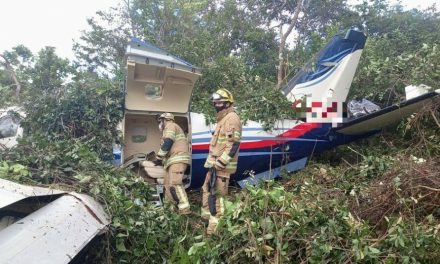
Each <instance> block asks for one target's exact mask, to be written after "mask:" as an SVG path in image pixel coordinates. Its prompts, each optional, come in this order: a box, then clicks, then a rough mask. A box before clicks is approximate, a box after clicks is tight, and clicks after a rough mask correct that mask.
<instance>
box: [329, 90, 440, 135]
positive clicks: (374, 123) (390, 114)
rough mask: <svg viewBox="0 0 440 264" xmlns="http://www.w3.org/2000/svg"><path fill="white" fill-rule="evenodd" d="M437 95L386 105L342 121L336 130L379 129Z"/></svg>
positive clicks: (346, 132) (355, 132) (362, 131)
mask: <svg viewBox="0 0 440 264" xmlns="http://www.w3.org/2000/svg"><path fill="white" fill-rule="evenodd" d="M437 95H438V93H436V92H431V93H427V94H425V95H422V96H419V97H416V98H414V99H411V100H407V101H404V102H403V103H401V104H399V105H392V106H389V107H386V108H384V109H381V110H379V111H377V112H374V113H372V114H369V115H365V116H362V117H360V118H357V119H355V120H352V121H349V122H347V123H344V124H343V126H341V127H339V128H337V129H336V132H338V133H341V134H344V135H361V134H365V133H368V132H371V131H374V130H379V129H381V128H383V127H385V126H387V125H390V124H392V123H396V122H398V121H400V120H402V118H405V117H407V116H409V115H411V114H413V113H416V112H418V111H419V110H420V109H422V108H423V106H425V105H426V104H427V103H429V102H430V101H431V100H432V98H433V97H435V96H437Z"/></svg>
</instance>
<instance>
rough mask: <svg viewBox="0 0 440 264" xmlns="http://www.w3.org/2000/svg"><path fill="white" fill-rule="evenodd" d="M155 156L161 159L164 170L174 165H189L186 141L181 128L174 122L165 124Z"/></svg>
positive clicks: (189, 158)
mask: <svg viewBox="0 0 440 264" xmlns="http://www.w3.org/2000/svg"><path fill="white" fill-rule="evenodd" d="M157 156H159V157H161V158H162V159H163V166H164V168H165V169H166V168H168V167H169V166H170V165H172V164H175V163H184V164H190V160H191V157H190V154H189V147H188V139H187V138H186V136H185V133H184V132H183V130H182V128H180V126H178V125H177V124H176V123H174V122H169V121H168V122H166V123H165V128H164V130H163V133H162V140H161V144H160V150H159V152H158V153H157Z"/></svg>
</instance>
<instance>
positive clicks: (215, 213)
mask: <svg viewBox="0 0 440 264" xmlns="http://www.w3.org/2000/svg"><path fill="white" fill-rule="evenodd" d="M212 102H213V105H214V107H215V110H216V111H217V115H216V119H217V126H216V127H215V131H214V134H213V136H212V139H211V143H210V146H209V154H208V158H207V159H206V162H205V165H204V166H205V168H208V169H209V170H208V173H207V174H206V178H205V182H204V184H203V187H202V212H201V215H202V218H204V219H209V224H208V228H207V231H206V232H207V234H213V233H214V232H215V231H216V228H217V223H218V219H219V218H220V217H221V216H222V215H223V212H224V205H223V199H224V197H225V196H226V195H227V194H228V185H229V178H230V176H231V174H233V173H235V171H236V170H237V159H238V151H239V147H240V138H241V130H242V125H241V121H240V118H239V116H238V115H237V113H236V112H235V111H234V108H233V107H232V104H233V103H234V98H233V97H232V94H231V92H229V91H228V90H226V89H219V90H217V91H216V92H215V93H214V94H213V95H212Z"/></svg>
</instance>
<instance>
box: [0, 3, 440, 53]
mask: <svg viewBox="0 0 440 264" xmlns="http://www.w3.org/2000/svg"><path fill="white" fill-rule="evenodd" d="M354 1H356V0H354ZM393 1H395V0H393ZM119 2H120V0H73V1H72V0H0V9H1V12H0V52H3V51H4V50H10V49H11V48H12V47H14V46H17V45H19V44H23V45H25V46H26V47H28V48H30V49H31V51H32V52H33V53H34V54H35V53H37V52H38V51H39V50H40V49H41V48H43V47H45V46H52V47H55V48H56V52H57V54H58V56H60V57H65V58H69V59H72V58H73V52H72V44H73V41H72V39H79V37H80V35H81V33H80V31H81V30H84V29H87V22H86V19H87V18H88V17H93V16H94V15H95V13H96V11H98V10H107V9H108V8H109V7H115V6H116V5H117V4H118V3H119ZM402 3H403V5H404V6H407V7H408V8H416V7H419V8H420V7H421V8H425V7H427V6H430V5H432V4H433V3H437V7H438V8H440V0H403V1H402Z"/></svg>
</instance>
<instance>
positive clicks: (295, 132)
mask: <svg viewBox="0 0 440 264" xmlns="http://www.w3.org/2000/svg"><path fill="white" fill-rule="evenodd" d="M319 126H320V124H319V123H302V124H299V125H297V126H295V127H293V128H292V129H290V130H288V131H286V132H284V133H282V134H279V135H278V136H277V137H279V138H280V139H279V140H260V141H252V142H241V143H240V149H253V148H262V147H268V146H273V145H277V144H281V143H284V142H287V141H289V140H283V139H282V138H283V137H284V138H297V137H301V136H303V135H304V134H306V133H307V132H309V131H310V130H312V129H314V128H317V127H319ZM192 149H194V150H208V149H209V144H199V145H192Z"/></svg>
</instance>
